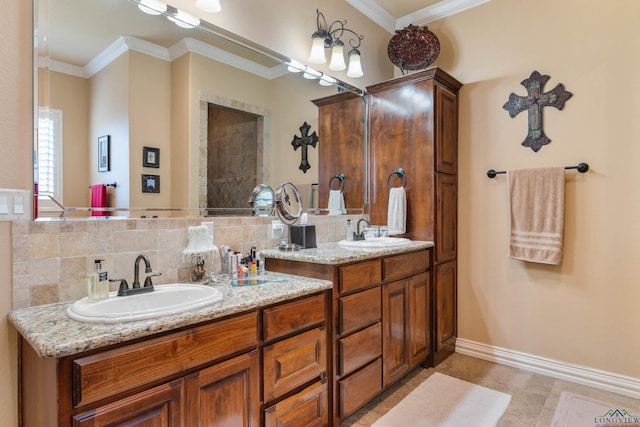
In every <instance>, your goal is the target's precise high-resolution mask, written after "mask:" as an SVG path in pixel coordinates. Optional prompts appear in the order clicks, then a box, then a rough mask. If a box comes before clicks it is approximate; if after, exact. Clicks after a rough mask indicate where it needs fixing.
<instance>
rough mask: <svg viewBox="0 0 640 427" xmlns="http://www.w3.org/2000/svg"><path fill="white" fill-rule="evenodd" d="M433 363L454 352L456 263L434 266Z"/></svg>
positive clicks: (455, 333)
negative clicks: (434, 322) (434, 351)
mask: <svg viewBox="0 0 640 427" xmlns="http://www.w3.org/2000/svg"><path fill="white" fill-rule="evenodd" d="M435 273H436V274H435V310H436V313H435V320H436V325H435V334H436V336H435V340H436V343H435V350H436V354H435V361H434V362H435V363H436V364H438V363H439V362H440V361H441V360H443V359H444V358H446V357H447V356H448V355H450V354H451V353H453V352H454V351H455V343H456V335H457V329H458V328H457V326H458V325H457V308H456V299H457V291H456V262H455V261H451V262H447V263H444V264H440V265H437V266H436V270H435Z"/></svg>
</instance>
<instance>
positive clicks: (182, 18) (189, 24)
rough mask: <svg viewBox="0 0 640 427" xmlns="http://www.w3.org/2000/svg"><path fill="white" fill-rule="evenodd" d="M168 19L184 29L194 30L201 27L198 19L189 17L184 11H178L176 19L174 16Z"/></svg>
mask: <svg viewBox="0 0 640 427" xmlns="http://www.w3.org/2000/svg"><path fill="white" fill-rule="evenodd" d="M167 19H169V21H171V22H173V23H175V24H176V25H177V26H178V27H182V28H193V27H197V26H198V25H200V20H199V19H198V18H196V17H195V16H193V15H189V14H188V13H187V12H185V11H183V10H178V12H177V13H176V16H175V18H174V17H173V16H167Z"/></svg>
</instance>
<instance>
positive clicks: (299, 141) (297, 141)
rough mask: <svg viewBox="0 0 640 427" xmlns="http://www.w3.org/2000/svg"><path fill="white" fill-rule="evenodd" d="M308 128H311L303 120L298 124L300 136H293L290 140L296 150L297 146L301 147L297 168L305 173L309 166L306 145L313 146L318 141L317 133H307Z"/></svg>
mask: <svg viewBox="0 0 640 427" xmlns="http://www.w3.org/2000/svg"><path fill="white" fill-rule="evenodd" d="M309 129H311V126H310V125H309V124H307V122H304V124H303V125H302V126H300V134H301V135H302V136H301V137H300V136H294V137H293V141H291V145H293V149H294V150H297V149H298V147H302V150H301V151H302V161H301V162H300V166H298V169H300V170H301V171H302V172H304V173H307V170H308V169H309V168H310V167H311V165H310V164H309V160H308V156H307V154H308V153H307V150H308V147H309V145H310V146H312V147H313V148H315V147H316V143H317V142H318V135H316V133H315V131H314V132H313V133H312V134H311V135H309Z"/></svg>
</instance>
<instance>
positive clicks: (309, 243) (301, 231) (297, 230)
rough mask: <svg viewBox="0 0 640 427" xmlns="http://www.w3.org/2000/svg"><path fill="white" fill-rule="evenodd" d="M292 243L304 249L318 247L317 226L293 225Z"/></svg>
mask: <svg viewBox="0 0 640 427" xmlns="http://www.w3.org/2000/svg"><path fill="white" fill-rule="evenodd" d="M291 243H297V244H299V245H300V247H301V248H302V249H308V248H315V247H316V226H315V225H311V224H305V225H292V226H291Z"/></svg>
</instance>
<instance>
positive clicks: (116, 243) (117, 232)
mask: <svg viewBox="0 0 640 427" xmlns="http://www.w3.org/2000/svg"><path fill="white" fill-rule="evenodd" d="M360 217H361V216H360V215H340V216H326V215H310V216H309V223H310V224H314V225H315V226H316V234H317V236H316V238H317V242H318V243H326V242H334V241H338V240H340V239H343V238H344V226H345V224H346V222H347V219H351V220H352V222H353V223H355V222H357V220H358V219H359V218H360ZM274 219H275V218H274V217H206V218H204V217H203V218H157V219H114V218H111V219H104V218H101V219H91V220H86V219H83V220H66V221H44V222H31V221H14V222H13V223H12V244H13V308H14V309H19V308H25V307H32V306H37V305H43V304H50V303H56V302H63V301H74V300H77V299H80V298H82V297H84V296H86V294H87V285H86V276H87V273H88V272H90V271H91V270H92V269H93V262H94V260H95V259H102V260H104V261H103V263H102V266H103V268H104V269H105V270H107V271H108V273H109V278H110V279H121V278H123V279H126V280H127V282H128V283H129V284H131V283H132V282H133V271H134V262H135V259H136V257H137V256H138V255H140V254H144V255H147V256H148V257H149V259H150V261H151V266H152V268H153V271H154V273H156V272H159V273H162V275H161V276H160V277H156V278H154V283H155V284H163V283H176V282H188V281H189V276H190V272H191V267H192V266H191V265H190V264H188V263H185V262H183V260H182V250H183V249H184V248H185V247H186V245H187V230H188V228H189V227H190V226H195V225H200V224H201V223H202V222H213V223H214V243H215V244H216V245H217V246H220V245H227V246H229V247H231V249H233V250H235V251H241V252H242V253H248V252H249V250H250V249H251V247H252V246H255V247H256V248H257V250H258V251H260V250H263V249H268V248H272V247H274V245H275V244H277V242H278V239H277V238H276V239H272V238H271V224H272V221H273V220H274ZM285 233H286V232H285ZM284 237H285V238H286V235H285V236H284ZM141 277H142V278H144V273H141ZM111 289H112V290H114V289H117V284H116V283H112V285H111Z"/></svg>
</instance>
